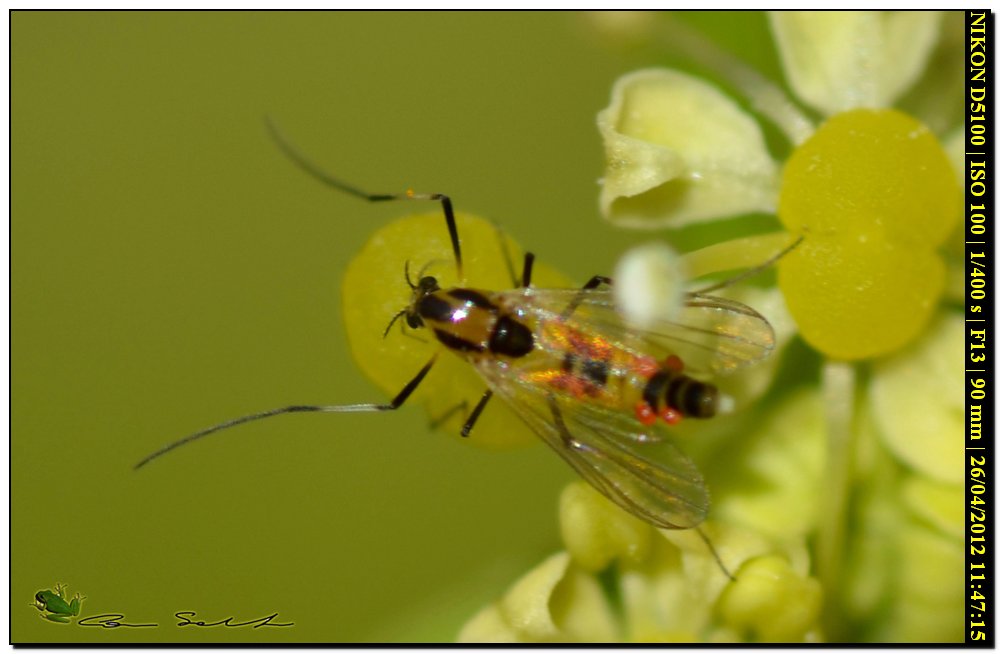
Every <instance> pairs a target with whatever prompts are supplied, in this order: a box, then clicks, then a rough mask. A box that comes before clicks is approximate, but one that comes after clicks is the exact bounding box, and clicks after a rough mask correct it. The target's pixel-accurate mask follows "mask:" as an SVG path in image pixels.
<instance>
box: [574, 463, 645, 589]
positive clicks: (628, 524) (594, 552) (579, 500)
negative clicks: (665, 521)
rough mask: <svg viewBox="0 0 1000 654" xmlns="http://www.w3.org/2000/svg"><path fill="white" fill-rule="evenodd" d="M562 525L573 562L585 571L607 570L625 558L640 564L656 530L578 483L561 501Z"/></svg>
mask: <svg viewBox="0 0 1000 654" xmlns="http://www.w3.org/2000/svg"><path fill="white" fill-rule="evenodd" d="M559 526H560V529H561V531H562V539H563V543H565V544H566V549H567V550H568V551H569V553H570V555H571V556H572V557H573V560H574V561H575V562H576V563H577V564H578V565H579V566H580V567H582V568H584V569H585V570H591V571H593V572H597V571H600V570H602V569H604V567H606V566H607V565H608V563H610V562H611V561H612V560H614V559H616V558H619V557H624V558H626V559H628V560H631V561H641V560H642V559H644V558H645V557H646V556H647V554H648V553H649V547H650V541H651V539H652V538H653V528H652V527H651V526H650V525H649V524H648V523H646V522H643V521H642V520H640V519H639V518H636V517H635V516H633V515H631V514H629V513H628V512H626V511H624V510H622V509H621V508H619V507H618V506H617V505H616V504H614V503H613V502H611V501H610V500H609V499H607V498H606V497H604V496H603V495H601V494H600V493H599V492H597V491H596V490H595V489H594V488H593V487H592V486H591V485H590V484H587V483H584V482H582V481H575V482H573V483H571V484H570V485H569V486H567V487H566V488H565V489H564V490H563V492H562V495H561V496H560V498H559Z"/></svg>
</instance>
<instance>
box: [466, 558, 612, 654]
mask: <svg viewBox="0 0 1000 654" xmlns="http://www.w3.org/2000/svg"><path fill="white" fill-rule="evenodd" d="M615 637H616V629H615V624H614V620H613V616H612V613H611V608H610V607H609V606H608V604H607V600H605V598H604V594H603V592H602V591H601V587H600V585H599V584H598V583H597V581H596V580H595V579H594V578H593V577H591V576H590V575H588V574H586V573H584V572H583V571H581V570H580V569H579V568H577V567H575V566H574V565H573V564H572V562H571V559H570V556H569V554H568V553H566V552H559V553H557V554H553V555H552V556H550V557H549V558H548V559H546V560H545V561H543V562H542V563H541V564H540V565H538V566H537V567H536V568H534V569H533V570H531V571H530V572H528V574H526V575H525V576H524V577H522V578H521V579H520V580H519V581H518V582H517V583H515V584H514V585H513V586H512V587H511V588H510V590H509V591H507V593H506V594H505V595H504V597H503V598H502V599H501V600H500V601H499V602H497V604H495V605H493V606H492V607H487V608H486V609H484V610H483V611H481V612H480V613H479V614H477V615H476V616H475V617H474V618H473V619H472V620H471V621H470V622H469V623H468V624H467V625H466V626H465V627H464V628H463V629H462V631H461V633H460V634H459V640H460V641H461V642H515V641H517V642H607V641H611V640H614V639H615Z"/></svg>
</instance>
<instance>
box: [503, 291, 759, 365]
mask: <svg viewBox="0 0 1000 654" xmlns="http://www.w3.org/2000/svg"><path fill="white" fill-rule="evenodd" d="M497 295H499V296H501V297H502V298H504V299H506V300H508V301H509V302H510V303H511V305H512V306H518V307H524V310H525V311H527V312H529V313H530V312H534V313H535V314H536V317H537V318H538V319H539V320H554V319H559V317H560V316H561V315H562V314H563V312H564V310H565V309H566V307H567V306H569V305H570V303H571V302H576V301H578V304H577V307H576V309H575V310H574V311H573V313H572V314H571V315H570V316H569V317H568V318H567V319H566V321H567V322H568V323H569V324H571V325H572V326H573V327H574V328H575V329H579V330H580V331H583V332H592V333H597V334H600V335H601V336H602V337H604V338H606V339H609V340H613V341H616V342H618V343H620V344H621V345H622V346H624V347H627V348H629V349H632V350H634V351H638V352H642V353H644V354H648V355H651V356H653V357H654V358H656V359H657V360H662V359H663V358H664V357H666V356H667V355H669V354H676V355H677V356H679V357H680V358H681V360H682V361H683V362H684V365H685V367H686V369H687V370H689V371H693V372H695V373H698V372H701V373H710V374H728V373H731V372H733V371H735V370H738V369H739V368H742V367H743V366H746V365H749V364H751V363H755V362H757V361H760V360H762V359H764V358H766V357H767V356H768V355H769V354H770V353H771V350H773V349H774V330H773V329H772V328H771V324H770V323H769V322H768V321H767V319H766V318H764V316H762V315H760V314H759V313H757V312H756V311H755V310H753V309H752V308H750V307H748V306H746V305H745V304H742V303H740V302H737V301H735V300H728V299H725V298H720V297H715V296H711V295H700V294H698V293H688V294H687V295H686V297H685V302H684V305H683V306H682V307H681V308H680V309H679V310H678V312H677V315H676V316H675V317H674V318H673V319H671V320H662V321H659V322H657V323H656V324H654V325H653V326H651V327H648V328H642V329H639V328H636V327H632V326H630V325H626V324H625V323H624V321H623V320H622V317H621V314H619V313H618V311H617V309H616V308H615V305H614V298H613V296H612V294H611V291H610V290H603V289H602V290H593V291H584V292H582V293H581V292H580V291H578V290H572V289H536V288H528V289H515V290H511V291H503V292H501V293H498V294H497Z"/></svg>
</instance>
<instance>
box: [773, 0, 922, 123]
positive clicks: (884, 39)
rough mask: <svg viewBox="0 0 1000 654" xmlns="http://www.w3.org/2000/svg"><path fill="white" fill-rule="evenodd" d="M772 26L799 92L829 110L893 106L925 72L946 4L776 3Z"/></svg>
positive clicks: (831, 113)
mask: <svg viewBox="0 0 1000 654" xmlns="http://www.w3.org/2000/svg"><path fill="white" fill-rule="evenodd" d="M770 18H771V29H772V31H773V32H774V37H775V41H776V42H777V44H778V49H779V51H780V53H781V60H782V64H783V65H784V69H785V75H786V77H787V78H788V81H789V83H790V84H791V86H792V88H793V89H794V90H795V92H796V94H797V95H798V96H799V98H801V99H802V100H804V101H805V102H806V103H808V104H810V105H812V106H813V107H814V108H816V109H818V110H819V111H821V112H823V113H824V114H826V115H828V116H830V115H833V114H835V113H838V112H841V111H846V110H849V109H855V108H862V107H864V108H882V107H888V106H890V105H892V104H893V102H894V101H895V100H896V99H897V98H898V97H899V96H900V95H902V94H903V92H904V91H906V89H907V88H909V86H910V85H911V84H913V82H914V81H916V79H917V78H918V77H919V76H920V74H921V73H922V72H923V70H924V67H925V66H926V64H927V60H928V58H929V57H930V54H931V51H932V50H933V48H934V45H935V43H936V42H937V39H938V32H939V24H940V18H941V16H940V13H939V12H916V11H914V12H898V13H896V12H878V11H773V12H771V13H770Z"/></svg>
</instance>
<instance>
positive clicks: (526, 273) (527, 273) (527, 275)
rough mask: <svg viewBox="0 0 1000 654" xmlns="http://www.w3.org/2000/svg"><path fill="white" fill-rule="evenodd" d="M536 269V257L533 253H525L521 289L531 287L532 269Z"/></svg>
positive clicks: (519, 285)
mask: <svg viewBox="0 0 1000 654" xmlns="http://www.w3.org/2000/svg"><path fill="white" fill-rule="evenodd" d="M534 267H535V255H534V254H532V253H531V252H525V253H524V268H523V269H522V272H521V283H520V284H518V287H520V288H528V287H529V286H531V269H532V268H534Z"/></svg>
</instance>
